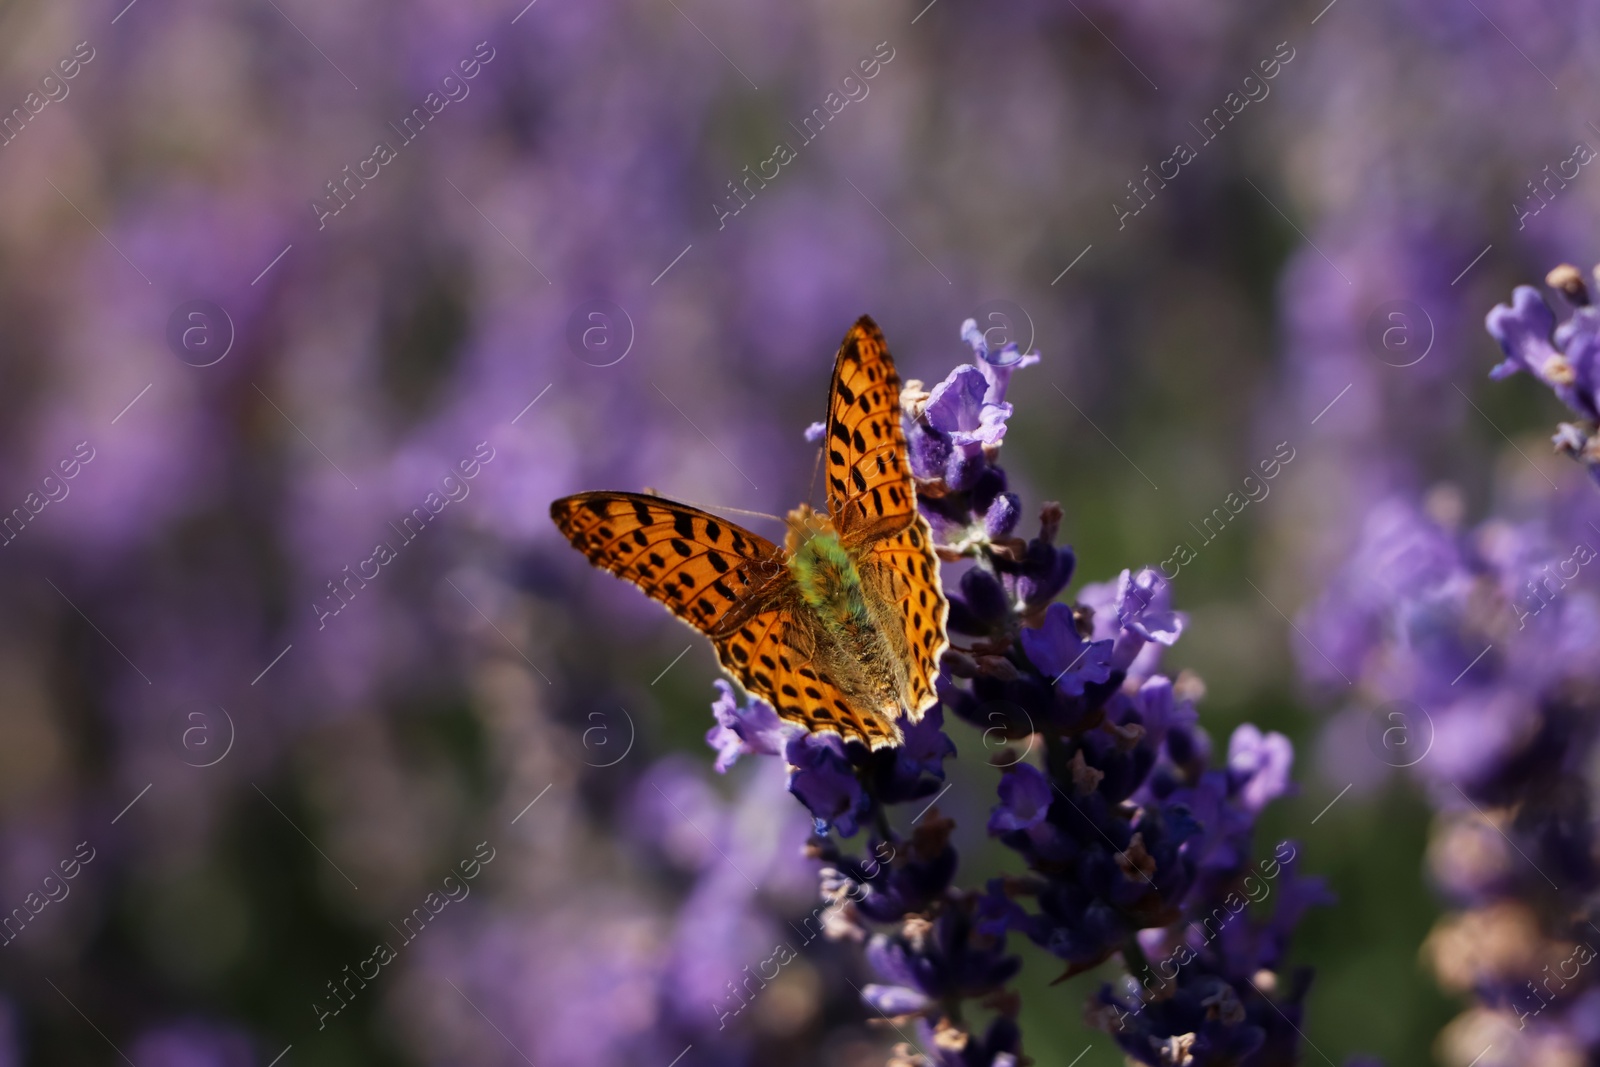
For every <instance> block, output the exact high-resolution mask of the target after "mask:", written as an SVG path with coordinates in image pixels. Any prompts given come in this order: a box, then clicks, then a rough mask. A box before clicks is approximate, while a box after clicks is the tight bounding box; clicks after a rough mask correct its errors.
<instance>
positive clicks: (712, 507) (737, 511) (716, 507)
mask: <svg viewBox="0 0 1600 1067" xmlns="http://www.w3.org/2000/svg"><path fill="white" fill-rule="evenodd" d="M645 493H647V494H648V495H650V496H661V494H660V493H659V492H657V491H656V490H654V489H650V488H646V489H645ZM661 498H662V499H663V500H665V499H667V498H666V497H661ZM681 503H684V504H688V505H689V506H691V507H696V508H699V509H700V510H701V511H725V512H730V513H732V514H734V515H749V516H750V517H751V518H754V519H771V520H772V521H773V522H781V523H785V524H787V523H788V521H789V520H788V519H785V518H783V517H781V516H778V515H769V514H767V513H766V512H765V511H747V510H745V509H744V508H730V507H724V506H723V505H721V504H702V503H700V502H699V501H697V500H684V501H681Z"/></svg>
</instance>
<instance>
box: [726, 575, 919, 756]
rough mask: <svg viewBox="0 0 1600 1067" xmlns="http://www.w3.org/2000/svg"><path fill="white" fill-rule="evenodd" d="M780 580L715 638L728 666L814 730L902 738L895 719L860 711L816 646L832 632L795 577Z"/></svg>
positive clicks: (882, 740)
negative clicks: (754, 608) (750, 610)
mask: <svg viewBox="0 0 1600 1067" xmlns="http://www.w3.org/2000/svg"><path fill="white" fill-rule="evenodd" d="M778 586H779V587H778V589H777V590H775V595H773V596H772V597H771V599H770V600H768V602H767V603H766V604H765V605H764V606H763V607H762V608H761V609H760V610H758V611H756V612H755V613H753V614H752V615H750V616H749V617H748V618H746V619H744V620H743V621H742V622H741V623H740V625H739V626H737V627H736V628H732V629H730V630H728V631H727V632H726V633H725V634H723V635H722V636H719V637H716V638H714V641H715V644H716V647H717V658H718V660H720V661H721V663H722V666H723V668H724V669H725V670H726V671H727V672H728V673H729V674H731V675H733V676H734V677H735V678H736V679H738V681H739V684H741V685H743V686H744V687H745V689H747V690H748V691H750V692H751V693H754V694H755V695H756V696H758V697H760V698H761V699H763V700H765V701H766V702H767V703H768V704H771V705H772V707H773V710H775V711H776V712H777V713H778V717H779V718H781V719H783V720H785V721H786V722H792V723H796V724H797V725H800V726H803V727H805V728H806V729H807V730H808V731H810V732H811V733H814V734H816V733H832V734H838V735H839V736H840V737H841V738H842V739H844V740H846V741H860V742H861V743H862V744H864V745H866V746H868V747H869V748H883V747H886V746H889V745H897V744H899V743H900V741H901V736H900V730H899V728H898V727H897V726H895V724H894V723H893V722H892V721H890V720H888V719H885V718H883V717H882V716H880V715H876V714H873V713H870V712H868V713H866V714H863V713H861V712H858V711H857V710H856V709H855V708H854V707H852V705H851V702H850V700H849V698H848V697H847V696H846V695H845V694H844V692H843V691H841V690H840V689H839V687H838V686H836V685H835V684H834V683H833V680H832V679H830V678H829V677H828V676H827V674H826V672H825V669H823V668H820V667H819V665H818V657H817V656H816V649H817V646H818V644H819V642H822V641H827V640H830V638H829V635H828V634H827V633H826V632H825V631H824V629H823V628H822V624H821V622H820V621H819V620H818V619H817V618H816V616H815V614H814V613H813V612H812V611H811V609H810V608H809V607H808V606H807V605H806V604H805V602H804V601H803V600H802V599H801V596H800V591H799V589H798V587H797V586H796V585H795V584H794V583H793V582H792V581H785V582H782V583H778Z"/></svg>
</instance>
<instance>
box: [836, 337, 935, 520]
mask: <svg viewBox="0 0 1600 1067" xmlns="http://www.w3.org/2000/svg"><path fill="white" fill-rule="evenodd" d="M823 446H824V448H825V449H826V452H827V462H828V512H829V514H830V515H831V516H832V517H833V526H834V529H836V530H838V531H839V536H840V539H841V540H842V541H843V542H844V544H845V545H846V546H850V547H854V546H858V545H864V544H867V543H869V542H871V541H873V540H875V539H876V538H878V537H883V536H886V535H888V534H891V533H896V532H898V531H899V530H901V529H902V528H904V527H905V526H906V525H907V524H909V523H910V522H911V520H912V518H913V517H914V516H915V515H916V513H917V498H916V493H915V492H914V491H913V489H912V485H911V468H910V466H909V465H908V464H907V462H906V438H905V433H904V431H902V430H901V428H900V376H899V375H898V374H896V373H895V369H894V360H893V359H891V358H890V356H889V346H888V345H886V344H885V343H884V340H883V332H882V331H881V330H879V329H878V326H877V324H876V323H874V322H873V321H872V319H870V318H868V317H867V316H865V315H863V316H862V317H861V318H860V319H859V320H857V322H856V324H855V325H854V326H852V327H851V328H850V332H849V334H847V335H846V336H845V339H844V344H842V345H841V346H840V347H839V354H838V356H837V357H836V358H835V359H834V364H833V388H832V389H831V390H830V392H829V394H828V426H827V436H826V437H825V438H824V440H823Z"/></svg>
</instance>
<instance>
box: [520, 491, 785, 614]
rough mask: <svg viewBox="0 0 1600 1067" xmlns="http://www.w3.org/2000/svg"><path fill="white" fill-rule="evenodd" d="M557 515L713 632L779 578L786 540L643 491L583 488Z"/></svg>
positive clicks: (620, 569) (604, 559)
mask: <svg viewBox="0 0 1600 1067" xmlns="http://www.w3.org/2000/svg"><path fill="white" fill-rule="evenodd" d="M550 517H551V518H552V519H554V520H555V524H556V526H557V527H558V528H559V529H560V530H561V532H562V533H563V534H564V535H565V536H566V538H567V540H568V541H571V542H572V547H574V548H576V549H577V550H578V551H579V552H582V553H583V554H584V555H585V556H587V557H588V558H589V562H590V563H593V564H594V565H595V566H596V567H599V568H601V569H602V570H608V571H610V572H611V573H612V574H615V575H616V576H617V577H619V578H626V579H627V580H628V581H630V582H632V583H633V584H634V585H637V586H638V587H639V588H640V589H642V590H644V592H645V594H646V595H647V596H649V597H651V598H652V599H655V600H659V601H660V602H661V603H663V604H665V605H666V606H667V607H668V608H669V609H670V610H671V611H672V613H673V614H674V615H676V616H678V618H680V619H682V620H683V621H684V622H686V623H688V624H689V625H690V626H693V627H694V628H695V629H697V630H699V631H700V632H701V633H705V634H710V635H712V636H713V637H715V636H716V634H717V633H718V632H720V631H721V630H724V629H726V628H728V627H730V626H735V627H736V626H737V624H738V623H739V620H740V619H741V618H743V617H744V616H745V615H746V614H747V613H748V612H750V611H751V609H752V608H754V607H755V606H756V601H757V600H758V599H759V598H760V595H761V592H762V590H763V589H765V588H766V587H767V586H768V584H769V583H771V582H772V580H773V579H774V578H777V577H780V576H786V575H787V571H786V569H785V567H784V563H783V554H782V552H780V551H779V549H778V546H777V545H774V544H773V543H772V542H771V541H768V540H767V539H766V538H765V537H762V536H760V535H759V534H754V533H751V532H750V531H749V530H746V529H744V528H743V527H741V526H738V525H736V524H734V523H731V522H728V521H726V520H724V519H719V518H717V517H716V516H715V515H710V514H707V513H706V512H704V511H701V510H700V509H699V508H692V507H689V506H688V505H687V504H678V503H674V502H673V501H670V500H663V499H662V498H660V497H655V496H646V495H644V494H641V493H579V494H578V495H576V496H568V497H562V498H561V499H560V500H557V501H556V502H555V503H553V504H551V505H550Z"/></svg>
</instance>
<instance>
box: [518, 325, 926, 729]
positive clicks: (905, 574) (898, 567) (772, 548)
mask: <svg viewBox="0 0 1600 1067" xmlns="http://www.w3.org/2000/svg"><path fill="white" fill-rule="evenodd" d="M823 450H824V452H825V453H826V463H827V506H828V510H827V512H826V513H823V512H819V511H815V510H813V509H812V508H811V507H810V506H809V505H807V504H801V505H800V506H799V507H797V508H795V509H794V510H793V511H791V512H789V515H788V517H787V523H788V532H787V535H786V536H785V538H784V545H783V547H782V548H781V549H780V548H779V547H778V546H777V545H775V544H773V543H772V542H771V541H769V540H767V539H766V538H764V537H762V536H760V535H759V534H756V533H752V532H751V531H749V530H746V529H744V528H743V527H741V526H738V525H736V524H734V523H731V522H728V521H727V520H725V519H722V518H719V517H717V516H715V515H711V514H709V513H707V512H705V511H701V510H700V509H699V508H695V507H690V506H689V505H687V504H680V503H677V502H675V501H671V500H667V499H664V498H662V497H658V496H652V495H648V494H641V493H608V492H598V493H579V494H577V495H576V496H569V497H563V498H562V499H560V500H557V501H555V502H554V503H553V504H551V505H550V517H551V518H552V519H553V520H555V524H556V526H557V527H558V528H559V529H560V530H561V532H562V533H563V534H564V535H565V536H566V538H567V540H569V541H571V542H572V546H573V547H574V548H576V549H577V550H578V551H580V552H582V553H583V554H584V555H585V556H587V557H588V559H589V562H590V563H593V564H594V565H595V566H596V567H600V568H602V569H604V570H608V571H610V572H611V573H612V574H615V575H617V576H618V577H620V578H626V579H627V580H628V581H630V582H632V583H634V584H635V585H637V586H638V587H639V588H640V589H642V590H644V592H645V593H646V594H647V595H648V596H650V597H652V598H654V599H655V600H659V601H660V602H661V603H663V604H665V605H666V606H667V607H668V608H669V609H670V610H671V611H672V612H673V614H675V615H677V616H678V618H680V619H682V620H683V621H684V622H686V623H688V624H689V625H690V626H692V627H694V628H695V629H696V630H699V631H700V632H701V633H703V634H705V635H706V636H707V637H709V638H711V643H712V645H713V647H714V648H715V649H716V653H717V660H718V662H719V663H721V665H722V668H723V669H724V670H725V671H727V672H728V674H729V675H731V676H732V677H733V678H734V679H735V680H736V681H737V682H738V683H739V684H740V685H741V686H742V687H743V688H744V689H745V691H746V692H748V693H751V694H754V695H755V696H758V697H760V698H761V699H762V700H765V701H766V702H767V703H768V704H770V705H771V706H772V707H773V709H774V710H775V711H776V712H777V713H778V715H779V717H780V718H782V719H784V720H785V721H787V722H791V723H796V724H798V725H800V726H803V727H805V728H806V729H807V730H808V731H810V732H811V733H814V734H837V735H838V736H839V737H840V738H841V739H842V740H845V741H859V742H861V743H862V744H865V745H867V746H869V747H870V748H873V749H879V748H889V747H893V746H895V745H899V744H901V743H903V741H904V735H903V734H902V732H901V727H900V723H901V721H902V720H905V721H908V722H911V723H915V722H918V721H920V720H921V718H922V715H923V713H924V712H925V711H927V710H928V708H930V707H932V706H933V705H934V704H936V703H938V699H939V698H938V695H937V693H936V692H935V690H934V678H935V677H936V676H937V674H938V670H939V658H940V656H942V655H943V654H944V651H945V649H946V648H947V647H949V639H948V638H947V637H946V635H945V622H946V619H947V618H948V616H949V614H950V605H949V601H948V600H946V599H945V595H944V591H943V588H942V587H941V585H940V581H939V558H938V556H937V555H935V553H934V545H933V533H932V531H931V530H930V529H929V527H928V522H927V520H926V519H924V518H923V517H922V516H921V515H920V514H919V513H918V512H917V498H916V491H915V488H914V486H913V483H912V476H911V469H910V465H909V463H908V460H907V457H906V439H905V433H904V431H903V430H902V429H901V425H900V377H899V375H897V374H896V373H895V369H894V360H893V359H892V358H890V356H889V348H888V346H887V345H886V344H885V343H884V340H883V334H882V332H881V331H880V330H879V329H878V327H877V325H876V324H875V323H874V322H873V321H872V319H870V318H868V317H867V316H862V317H861V319H860V320H859V321H857V322H856V324H855V325H854V326H852V327H851V328H850V332H849V333H848V334H847V335H846V336H845V339H844V343H843V344H842V345H840V346H839V353H838V355H837V356H836V357H835V358H834V364H833V385H832V387H831V388H830V390H829V393H828V421H827V426H826V430H825V434H824V437H823Z"/></svg>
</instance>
